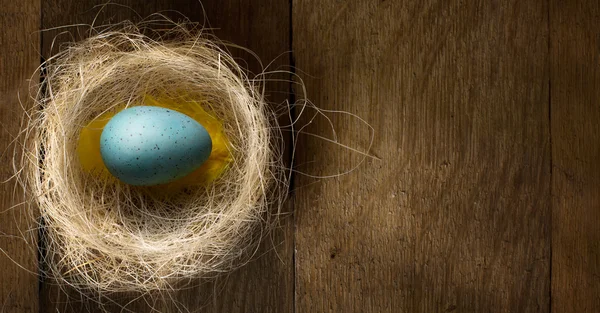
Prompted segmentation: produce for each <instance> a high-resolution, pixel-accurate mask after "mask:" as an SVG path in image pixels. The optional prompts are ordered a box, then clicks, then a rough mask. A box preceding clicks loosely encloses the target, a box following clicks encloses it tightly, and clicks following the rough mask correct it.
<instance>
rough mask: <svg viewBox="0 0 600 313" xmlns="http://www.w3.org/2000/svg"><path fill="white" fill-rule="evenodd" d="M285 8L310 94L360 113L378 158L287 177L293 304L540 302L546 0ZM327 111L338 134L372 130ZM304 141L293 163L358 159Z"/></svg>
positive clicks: (545, 282)
mask: <svg viewBox="0 0 600 313" xmlns="http://www.w3.org/2000/svg"><path fill="white" fill-rule="evenodd" d="M292 16H293V19H294V24H293V26H294V28H293V29H294V42H293V44H294V50H295V53H296V61H297V63H296V65H297V67H298V68H299V69H302V70H303V71H306V72H307V73H309V74H310V75H312V77H309V76H306V77H304V76H303V78H304V79H305V82H306V85H307V90H308V93H309V97H310V98H311V100H312V101H313V102H315V103H318V104H319V105H320V106H321V107H324V108H326V109H332V110H344V111H348V112H352V113H355V114H357V115H359V116H361V117H362V118H364V119H365V120H367V121H369V122H370V123H371V125H372V126H373V127H374V129H375V140H374V144H373V148H372V153H373V155H375V156H378V157H379V158H381V160H373V159H368V160H367V161H366V162H365V163H364V164H363V165H362V166H360V167H359V168H358V169H357V170H356V171H354V172H353V173H351V174H349V175H345V176H342V177H339V178H336V179H332V180H326V181H322V182H321V183H320V184H312V185H308V186H306V187H302V185H304V184H308V183H309V182H310V181H311V179H304V178H302V177H301V176H300V177H298V179H297V185H298V188H299V189H298V191H297V193H296V205H295V211H296V214H297V227H296V250H297V255H296V270H297V275H296V299H297V303H296V307H297V312H373V313H375V312H549V310H550V272H549V271H550V219H551V215H550V168H551V163H550V160H551V159H550V154H551V149H550V137H549V120H548V116H549V115H548V114H549V105H548V101H549V98H548V94H549V89H548V88H549V87H548V86H549V84H548V80H549V77H548V30H547V6H546V3H545V2H544V1H519V0H513V1H458V0H457V1H376V2H375V1H348V2H343V3H340V2H337V1H320V0H306V1H295V2H294V8H293V14H292ZM306 25H310V27H307V26H306ZM316 42H318V44H315V43H316ZM336 117H339V115H334V116H333V118H332V120H333V124H334V125H335V126H337V128H338V129H337V134H338V137H339V138H340V141H342V142H343V143H346V144H353V143H354V144H357V140H356V135H357V133H361V132H363V133H365V132H367V131H368V130H367V129H365V128H364V127H363V128H360V127H357V126H355V124H353V123H351V122H350V121H349V120H348V119H347V118H341V117H339V118H336ZM329 129H330V126H329V124H328V123H326V122H325V121H323V122H322V123H317V124H316V125H315V127H314V132H316V133H320V134H321V133H327V132H328V131H329ZM365 135H366V134H365ZM303 138H304V137H303ZM306 138H307V139H306V140H303V141H302V142H301V143H300V144H299V145H300V146H304V147H309V149H305V150H301V151H299V153H298V162H299V163H306V162H309V161H313V160H315V162H312V163H309V165H308V166H306V167H305V168H304V169H303V171H307V172H310V173H312V174H317V175H328V174H331V173H334V172H336V171H342V170H345V169H348V168H351V167H352V166H353V165H354V164H355V162H356V161H357V159H359V158H357V157H352V153H351V152H350V151H344V149H334V148H330V147H329V146H330V145H328V144H325V143H323V142H319V141H315V140H313V139H311V138H310V137H306ZM358 141H359V142H362V143H363V145H362V147H364V145H365V144H364V142H365V139H364V138H362V137H360V140H358ZM331 149H334V150H331ZM327 151H332V152H331V153H327Z"/></svg>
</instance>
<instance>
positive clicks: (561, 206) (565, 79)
mask: <svg viewBox="0 0 600 313" xmlns="http://www.w3.org/2000/svg"><path fill="white" fill-rule="evenodd" d="M550 3H551V7H550V9H551V10H550V12H551V13H550V22H551V23H550V25H551V39H552V41H551V45H550V53H551V58H552V62H551V63H552V67H551V78H552V80H551V86H552V92H551V99H552V112H551V114H552V122H551V124H552V160H553V166H552V205H553V211H552V212H553V220H552V243H553V244H552V311H553V312H557V313H558V312H561V313H571V312H573V313H574V312H577V313H586V312H589V313H591V312H600V88H598V86H600V59H599V55H600V29H599V28H598V26H597V24H598V16H599V15H600V3H598V1H579V2H572V1H557V0H552V1H550Z"/></svg>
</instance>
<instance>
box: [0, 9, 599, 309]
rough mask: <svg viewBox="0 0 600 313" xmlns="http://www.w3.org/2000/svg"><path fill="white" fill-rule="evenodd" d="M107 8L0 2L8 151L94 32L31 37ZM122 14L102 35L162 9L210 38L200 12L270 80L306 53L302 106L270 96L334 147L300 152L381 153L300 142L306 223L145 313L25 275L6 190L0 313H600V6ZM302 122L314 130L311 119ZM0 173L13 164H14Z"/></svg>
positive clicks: (295, 197)
mask: <svg viewBox="0 0 600 313" xmlns="http://www.w3.org/2000/svg"><path fill="white" fill-rule="evenodd" d="M103 3H106V1H102V0H94V1H75V0H27V1H22V2H20V1H4V0H0V25H1V26H3V27H2V29H1V30H0V104H1V105H0V122H1V125H2V129H1V131H2V132H1V133H0V143H1V144H0V147H5V146H8V145H9V144H10V142H11V141H12V138H14V136H15V135H16V133H17V132H18V124H19V121H18V120H17V119H16V118H15V116H18V115H17V114H18V113H19V112H20V104H19V98H18V96H17V95H18V94H19V93H20V94H21V100H23V99H24V98H25V97H23V95H24V94H26V92H27V89H26V86H27V84H28V82H27V79H29V78H30V77H31V75H32V74H33V73H34V71H35V68H36V67H37V66H39V64H40V55H39V54H40V51H41V55H42V57H48V56H49V55H51V54H52V53H53V52H52V51H51V49H50V47H51V44H52V41H53V39H54V38H55V36H56V35H57V34H59V33H60V32H61V31H63V30H68V31H70V33H71V34H73V37H71V35H68V34H63V35H60V36H58V37H56V41H55V46H54V49H57V48H58V47H59V45H60V43H61V42H65V41H69V40H72V39H73V38H75V39H78V38H82V37H85V36H86V34H87V31H88V28H87V27H85V26H80V27H74V28H69V29H61V30H54V31H47V32H42V33H41V40H40V34H39V33H35V32H36V31H38V30H40V28H41V29H48V28H52V27H57V26H63V25H68V24H77V23H82V24H89V23H91V22H92V20H93V19H94V17H95V16H96V14H97V13H98V10H99V9H100V7H99V6H97V5H101V4H103ZM112 3H113V4H110V5H107V6H104V7H103V8H102V12H101V13H100V14H99V15H98V19H97V20H96V23H97V24H102V23H107V22H119V21H122V20H125V19H132V20H134V21H135V20H138V19H139V16H147V15H148V14H151V13H154V12H157V11H163V10H177V11H180V12H181V13H183V14H185V15H186V16H188V17H189V18H190V19H192V20H193V21H199V22H202V21H204V13H203V10H204V12H206V16H207V17H208V19H209V21H210V26H211V27H212V28H214V30H213V32H214V33H215V34H216V35H217V36H219V37H220V38H221V39H224V40H226V41H229V42H232V43H235V44H237V45H240V46H244V47H248V48H250V49H251V50H253V51H254V52H256V54H257V55H258V56H259V57H260V58H261V59H262V60H263V61H264V62H265V63H268V62H270V61H271V60H274V59H275V60H276V61H275V63H274V64H273V66H272V67H271V69H277V68H279V69H281V68H285V66H288V65H293V64H294V59H291V56H292V55H291V54H289V53H288V52H289V50H290V49H292V48H293V51H294V54H293V55H294V57H295V65H296V67H297V68H298V70H297V74H298V75H299V78H300V79H302V80H303V81H304V83H306V91H307V94H306V95H304V94H303V92H302V90H301V89H300V88H295V90H294V91H295V93H296V94H295V95H293V94H290V89H289V88H290V85H289V84H288V83H287V82H285V81H281V82H277V81H272V82H269V83H268V84H267V96H268V98H269V100H271V101H273V102H274V103H280V102H282V101H284V100H285V99H289V98H293V97H294V96H295V97H297V98H302V97H304V96H306V97H308V98H309V99H310V100H312V102H313V103H315V104H316V105H318V106H319V107H321V108H323V109H326V110H331V111H323V112H321V113H324V114H325V115H326V117H327V118H329V119H330V120H331V121H332V124H333V125H334V127H335V129H334V130H332V128H331V124H329V122H328V120H327V119H326V118H325V117H324V116H318V115H317V116H316V118H315V119H314V120H313V121H312V123H311V124H310V125H309V126H308V127H307V128H305V129H304V131H305V132H306V133H309V134H315V135H318V136H325V137H328V138H337V140H339V142H340V144H342V145H348V146H351V147H353V148H357V149H359V150H366V149H368V148H369V143H370V139H371V138H370V136H371V134H373V136H374V137H373V145H372V147H371V150H370V154H371V156H372V157H367V158H364V157H363V155H361V154H359V153H356V152H353V151H351V150H349V149H346V148H344V147H341V146H340V145H336V144H332V143H328V142H327V141H324V140H320V139H318V138H316V137H314V136H310V135H308V134H305V135H300V136H299V142H298V151H297V154H296V158H295V160H294V161H295V164H296V167H295V169H296V171H297V173H296V175H295V181H294V190H293V192H292V195H291V199H290V201H288V208H287V209H289V210H290V212H291V210H292V209H293V212H294V215H288V216H287V218H285V219H283V220H282V221H283V222H282V226H281V228H280V229H279V230H278V231H277V232H276V233H275V234H274V235H273V236H272V238H270V239H271V240H267V241H265V243H264V245H263V247H262V248H261V252H260V253H261V254H264V255H263V256H262V257H261V258H259V259H258V260H256V261H254V262H252V263H250V264H249V265H247V266H245V267H243V268H241V269H239V270H237V271H235V272H233V273H232V274H230V275H228V276H227V277H223V278H221V279H219V280H217V281H215V282H211V283H204V284H202V285H200V286H198V287H195V288H192V289H189V290H185V291H181V292H177V293H173V294H168V295H164V297H163V298H162V299H160V298H159V299H157V300H156V301H154V302H150V303H147V302H148V301H150V298H148V297H146V298H141V299H133V298H132V297H133V295H119V296H116V297H115V298H113V300H114V301H115V302H114V303H110V301H109V300H108V299H102V302H103V304H102V305H98V304H97V303H95V300H98V299H81V297H78V296H77V295H76V294H75V293H73V292H72V291H69V290H64V291H63V290H60V289H59V288H57V287H56V286H54V285H53V284H52V282H51V281H47V280H43V281H38V279H37V278H36V277H35V276H34V275H32V274H30V273H28V271H33V272H35V271H36V268H37V256H36V252H35V242H32V240H31V239H30V240H28V241H29V242H28V241H24V240H22V239H19V237H18V235H19V234H20V233H19V230H28V229H32V228H33V227H35V224H34V222H33V221H31V220H29V219H27V218H26V215H24V214H22V213H23V210H24V209H25V208H24V207H17V208H15V209H10V210H7V209H8V208H11V207H12V206H13V205H14V204H16V203H19V202H20V200H21V199H22V197H21V198H19V194H18V193H17V196H16V197H14V196H13V189H14V185H11V183H5V184H2V187H1V188H0V203H1V204H2V207H1V208H0V313H5V312H6V313H9V312H10V313H12V312H16V313H21V312H48V313H50V312H52V313H55V312H91V313H96V312H102V311H108V312H121V311H123V312H151V308H153V309H154V310H155V311H154V312H166V313H170V312H298V313H300V312H367V313H368V312H411V313H412V312H543V313H550V312H553V313H563V312H566V313H570V312H577V313H579V312H590V313H596V312H600V226H599V225H600V126H599V125H600V88H598V85H599V84H600V57H599V56H600V30H599V29H598V27H597V24H598V16H600V4H599V3H598V2H597V1H595V0H585V1H578V2H575V1H559V0H532V1H519V0H502V1H460V0H449V1H433V0H423V1H421V0H419V1H417V0H410V1H392V0H387V1H386V0H381V1H336V0H293V1H289V0H253V1H243V0H238V1H235V0H226V1H216V0H205V1H203V3H202V5H201V4H200V3H199V2H198V1H195V0H185V1H173V0H152V1H143V0H114V1H112ZM166 14H167V15H168V16H171V17H177V14H176V13H174V12H167V13H166ZM138 15H139V16H138ZM54 51H56V50H54ZM232 52H233V53H234V55H235V56H236V57H238V59H239V60H240V62H242V63H244V64H247V65H248V67H249V68H250V70H252V71H253V72H255V73H257V72H260V71H261V68H260V65H259V63H258V62H257V61H256V60H253V58H252V56H251V55H249V54H248V53H245V52H243V51H239V50H233V51H232ZM277 78H279V79H283V80H286V79H289V78H290V77H289V76H282V77H277ZM34 79H37V77H34ZM340 110H342V111H347V112H349V113H352V114H355V115H356V116H359V117H361V118H363V119H364V120H365V121H367V122H368V123H369V124H370V125H371V126H372V127H373V130H374V132H373V133H371V132H370V129H369V128H368V127H366V126H365V124H362V123H361V122H360V120H359V119H358V118H356V117H355V116H352V115H348V114H342V113H339V111H340ZM300 112H303V114H302V116H301V123H302V122H307V121H309V120H311V118H312V116H313V115H312V114H313V113H316V111H315V110H311V109H307V110H305V111H301V110H300V109H299V108H297V109H296V113H297V114H299V113H300ZM0 157H1V161H2V162H3V164H8V161H9V160H10V158H12V152H10V153H7V152H2V153H1V154H0ZM348 170H353V171H352V172H351V173H349V174H347V175H343V176H339V177H334V178H327V179H316V178H313V177H310V176H311V175H312V176H330V175H334V176H335V175H337V174H339V173H343V172H345V171H348ZM11 172H12V169H11V167H10V166H8V165H6V166H4V167H3V168H2V170H1V171H0V173H1V176H0V179H1V180H2V181H5V180H7V179H8V178H9V177H10V175H11ZM15 235H17V237H15ZM30 238H35V236H33V237H30ZM9 257H10V258H12V259H13V260H14V261H16V262H17V263H18V264H20V265H21V266H22V267H23V268H21V267H19V266H17V265H16V264H15V262H13V261H12V260H11V259H10V258H9Z"/></svg>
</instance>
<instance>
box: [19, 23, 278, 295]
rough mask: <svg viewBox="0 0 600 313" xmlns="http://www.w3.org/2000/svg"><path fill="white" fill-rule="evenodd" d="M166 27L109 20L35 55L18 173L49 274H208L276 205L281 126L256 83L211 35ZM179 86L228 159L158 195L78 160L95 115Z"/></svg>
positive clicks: (263, 225)
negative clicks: (217, 169)
mask: <svg viewBox="0 0 600 313" xmlns="http://www.w3.org/2000/svg"><path fill="white" fill-rule="evenodd" d="M168 29H169V30H166V31H164V30H163V31H160V32H156V31H149V29H145V28H142V27H141V26H140V24H138V25H134V24H131V23H125V24H121V25H119V26H118V27H116V26H112V27H110V28H108V29H105V30H104V31H101V32H99V33H97V34H96V35H94V36H92V37H90V38H88V39H85V40H83V41H80V42H77V43H72V44H69V45H68V46H65V47H61V52H60V53H58V54H57V55H56V56H54V57H53V58H52V59H50V60H48V61H47V62H46V64H44V67H45V71H46V72H45V78H44V81H43V83H42V84H41V87H40V89H39V92H38V95H37V96H36V97H35V100H36V101H37V103H36V106H35V108H34V109H33V110H32V111H29V112H28V113H27V125H26V127H25V130H24V132H23V134H24V137H25V144H26V145H25V150H26V153H25V154H24V157H23V160H22V164H21V167H22V171H21V172H20V176H19V178H20V179H21V181H22V182H23V183H24V186H26V188H28V194H29V196H30V198H31V199H33V200H34V202H35V204H36V205H37V206H38V207H39V210H40V213H41V218H42V220H43V223H44V224H43V227H44V236H43V238H42V240H43V241H44V243H45V245H46V247H45V251H44V255H43V257H44V262H43V263H44V267H45V273H44V274H45V275H48V276H49V277H52V278H55V279H57V280H58V281H59V283H64V284H69V285H72V286H75V287H76V288H78V289H81V290H93V291H98V292H121V291H142V292H147V291H152V290H164V289H172V288H178V287H177V286H179V284H180V283H182V282H186V281H189V280H190V279H193V278H198V277H213V276H215V275H217V274H219V273H221V272H224V271H228V270H231V269H232V268H235V267H237V266H239V265H241V264H243V263H244V262H246V261H247V260H249V258H250V257H251V256H252V254H253V253H254V251H255V248H256V246H257V242H258V241H259V239H260V238H261V237H262V236H263V235H264V234H265V233H266V231H267V229H268V225H270V224H271V223H272V222H273V220H274V217H275V216H276V215H277V212H278V211H279V210H280V208H281V205H282V202H283V200H284V195H285V193H286V192H287V187H288V179H287V178H286V174H285V170H284V166H283V164H282V159H281V156H282V143H281V137H282V136H281V134H280V133H279V127H278V126H277V124H276V123H277V122H276V116H275V114H274V113H273V112H272V111H271V110H270V109H269V107H268V106H267V104H266V103H265V101H264V99H263V96H262V93H261V92H260V91H259V86H257V85H255V82H254V80H251V79H248V77H247V75H246V74H245V72H244V71H243V70H242V69H240V67H239V66H238V65H237V64H236V62H235V61H234V60H233V58H232V57H231V55H230V54H229V53H228V52H227V51H226V50H224V48H222V45H220V44H216V43H215V42H216V41H215V39H214V38H212V37H209V36H207V35H206V34H202V33H201V32H199V31H191V30H189V28H188V27H186V26H185V25H174V26H173V25H171V27H169V28H168ZM148 34H149V35H148ZM182 94H183V95H185V96H186V97H188V98H190V99H200V100H202V101H205V103H207V108H206V109H208V110H210V111H211V112H213V113H214V114H215V115H217V117H218V118H219V119H221V120H223V121H224V127H225V132H226V134H227V135H228V136H229V138H230V141H231V152H232V156H233V159H234V161H233V163H232V164H231V166H230V167H229V169H228V170H227V171H226V173H225V174H224V175H223V176H222V177H221V178H220V179H218V180H217V181H216V182H214V183H213V184H211V185H210V186H208V187H201V188H188V189H186V190H185V191H184V192H181V193H178V194H177V195H175V196H173V195H170V196H166V195H160V194H159V193H156V192H153V191H150V190H149V189H147V188H141V187H132V186H129V185H126V184H123V183H119V182H113V181H110V180H106V179H101V178H98V177H96V176H94V175H91V174H89V173H86V172H85V171H83V170H82V168H81V166H79V163H78V162H79V161H78V156H77V153H76V147H77V141H78V136H79V132H80V130H81V129H82V127H83V126H85V125H86V124H87V123H88V122H89V121H90V120H92V119H93V118H94V117H97V116H99V115H100V114H102V113H103V112H106V111H107V110H111V109H112V108H115V107H117V106H119V105H124V104H125V105H134V104H136V103H139V101H141V99H142V98H143V97H144V95H151V96H165V95H166V96H169V97H180V96H181V95H182Z"/></svg>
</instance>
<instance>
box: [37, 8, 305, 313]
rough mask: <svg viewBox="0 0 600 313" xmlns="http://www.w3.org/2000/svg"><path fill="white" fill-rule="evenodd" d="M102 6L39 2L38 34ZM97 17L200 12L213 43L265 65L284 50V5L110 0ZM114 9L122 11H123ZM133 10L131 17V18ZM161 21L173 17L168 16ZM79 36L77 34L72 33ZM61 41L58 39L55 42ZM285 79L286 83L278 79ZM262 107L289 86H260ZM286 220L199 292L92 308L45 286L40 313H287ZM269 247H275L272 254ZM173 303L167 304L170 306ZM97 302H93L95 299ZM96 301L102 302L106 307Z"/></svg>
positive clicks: (195, 16)
mask: <svg viewBox="0 0 600 313" xmlns="http://www.w3.org/2000/svg"><path fill="white" fill-rule="evenodd" d="M105 2H106V1H103V0H97V1H86V2H81V1H74V0H43V1H42V3H43V11H44V16H43V27H44V28H50V27H56V26H61V25H67V24H75V23H91V21H92V20H93V18H94V16H95V14H96V13H97V10H95V9H92V7H93V6H94V5H97V4H103V3H105ZM112 3H116V4H117V5H114V4H113V5H108V6H106V7H105V8H104V9H103V10H104V12H103V13H102V14H100V16H99V18H98V19H97V20H96V23H97V24H98V23H104V22H118V21H121V20H124V19H132V20H136V18H137V14H139V15H141V16H147V15H148V14H151V13H154V12H157V11H163V10H178V11H180V12H181V13H183V14H185V15H186V16H188V17H189V18H190V19H191V20H193V21H199V22H202V21H204V17H203V11H202V10H203V9H204V10H205V11H206V16H207V17H208V19H209V21H210V26H211V27H213V28H215V30H214V32H215V34H216V35H217V36H219V37H220V38H221V39H223V40H226V41H229V42H232V43H234V44H237V45H240V46H244V47H247V48H250V49H251V50H253V51H254V52H255V53H256V54H257V55H258V56H259V57H260V58H261V59H262V60H263V61H264V62H265V63H268V62H270V61H271V60H274V59H276V58H277V57H278V56H279V55H280V54H282V53H285V52H286V51H288V50H289V3H288V1H284V0H261V1H253V2H248V1H236V0H226V1H216V0H215V1H202V5H203V7H202V6H201V4H200V2H199V1H196V0H188V1H169V0H156V1H146V0H128V1H112ZM121 5H125V6H127V7H129V8H130V9H127V8H125V7H123V6H121ZM134 11H136V12H137V14H136V13H135V12H134ZM166 15H167V16H172V17H175V16H176V14H175V13H173V12H170V13H169V12H167V13H166ZM80 29H81V30H83V31H82V33H85V30H86V29H85V28H80ZM56 33H57V32H48V33H45V34H44V37H43V45H44V51H45V53H46V54H48V51H49V47H50V43H51V41H52V38H53V37H54V36H55V35H56ZM68 39H69V36H63V37H59V42H60V41H64V40H68ZM233 52H234V54H235V55H236V56H237V57H239V60H240V62H243V63H247V64H248V67H249V69H250V70H251V71H252V72H254V73H259V72H260V71H261V68H260V66H259V63H258V62H257V61H255V60H253V59H252V57H251V56H250V55H249V54H248V53H244V52H241V51H233ZM288 60H289V58H288V57H285V56H284V57H282V58H278V59H277V60H276V61H275V62H274V64H273V66H274V68H277V67H278V66H281V65H285V64H287V63H288V62H289V61H288ZM283 78H285V79H289V77H283ZM266 90H267V93H268V94H267V97H268V99H269V100H270V101H273V102H276V103H277V102H281V101H283V100H284V99H287V97H288V96H289V85H288V83H285V82H269V83H268V84H267V85H266ZM291 221H292V220H291V219H285V220H283V224H282V225H281V227H280V230H278V231H277V232H276V233H275V234H274V235H273V237H272V238H270V239H271V240H266V241H265V243H264V244H263V246H262V247H261V249H260V250H259V251H258V253H257V254H258V255H263V254H264V255H263V256H261V257H260V258H259V259H258V260H257V261H254V262H252V263H250V264H248V265H247V266H245V267H243V268H241V269H239V270H237V271H235V272H234V273H232V274H230V275H228V276H227V277H223V278H220V279H218V280H217V281H216V282H213V283H206V284H203V285H202V286H200V287H197V288H192V289H190V290H186V291H181V292H177V293H175V294H173V295H163V299H158V300H157V301H154V302H150V303H146V301H150V299H149V298H148V297H146V298H142V299H138V300H137V301H133V302H132V303H128V301H129V300H131V297H128V296H126V297H122V296H118V297H117V296H115V297H113V298H112V299H113V300H114V301H116V303H114V304H110V303H108V304H106V305H105V306H104V307H100V306H98V305H97V304H95V303H94V301H93V300H89V299H88V300H83V301H81V300H78V299H77V296H76V295H75V296H73V294H71V296H72V297H71V298H70V299H68V300H69V303H68V304H66V303H65V302H67V294H69V293H66V294H65V293H64V292H62V291H60V290H59V289H58V288H55V287H52V286H50V285H49V284H46V287H45V289H44V299H43V300H42V308H43V309H42V312H49V313H50V312H53V313H54V312H56V311H57V310H58V311H60V312H101V311H102V310H106V311H108V312H119V311H120V309H121V306H123V307H124V308H125V311H127V310H131V311H133V312H147V311H149V310H150V308H153V309H155V310H156V312H165V313H168V312H188V311H189V312H198V311H202V312H290V311H291V310H292V309H293V288H294V285H293V279H294V277H293V270H294V268H293V239H292V238H291V236H292V235H293V231H292V224H291ZM274 246H275V248H274ZM170 297H173V299H170ZM96 300H97V299H96ZM104 302H107V301H106V300H105V301H104Z"/></svg>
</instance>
